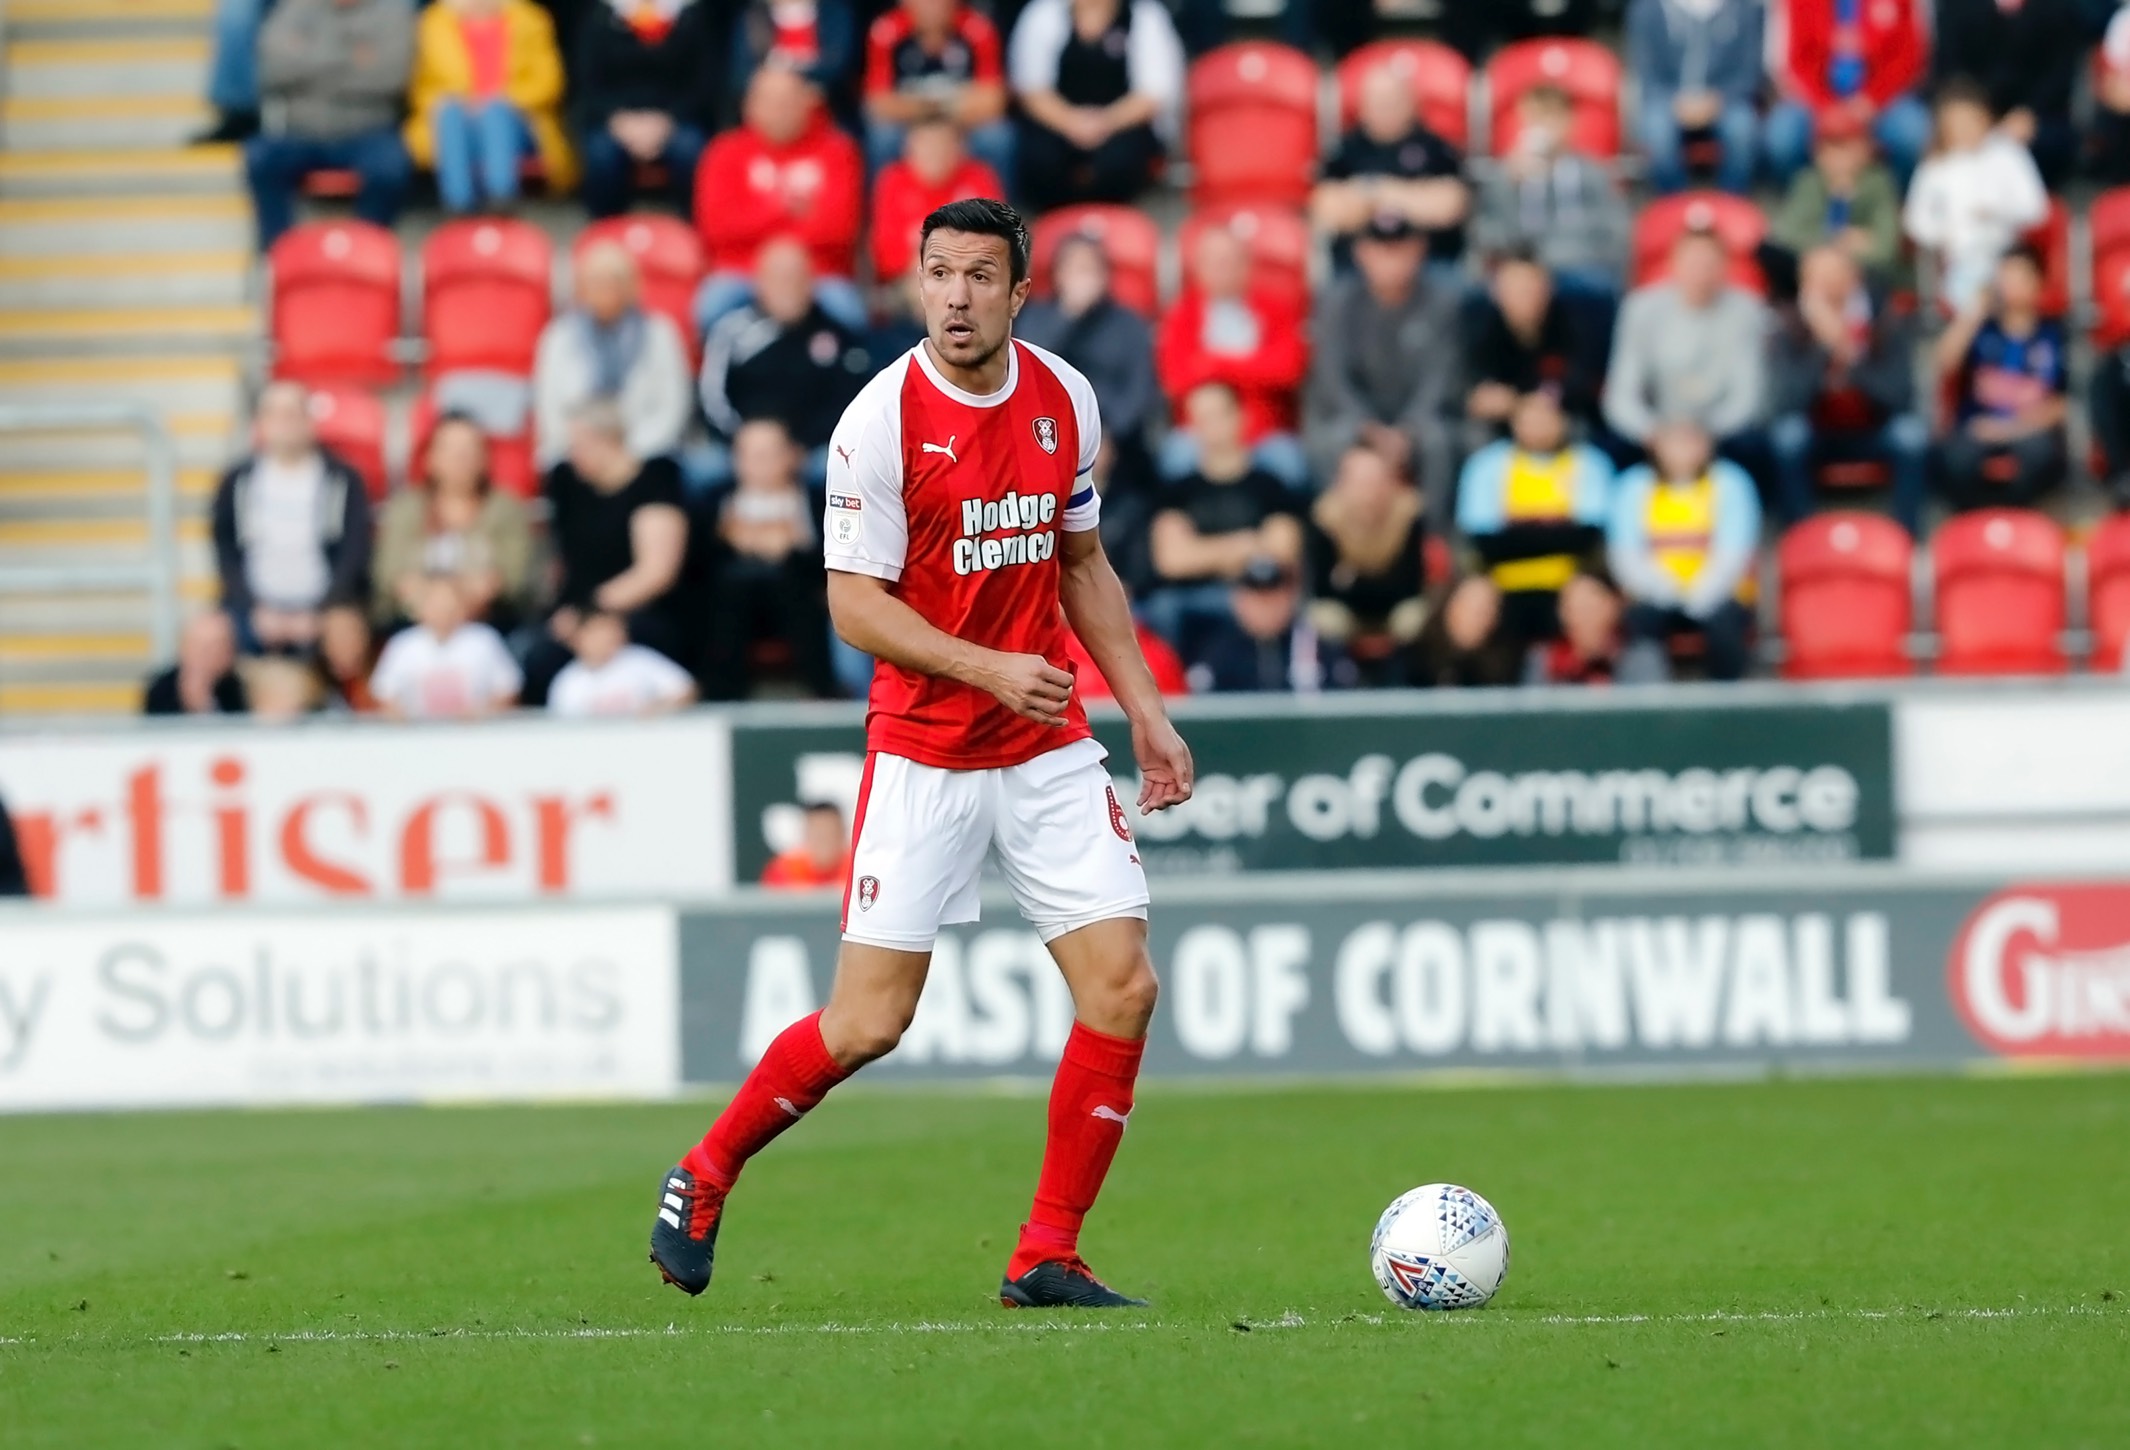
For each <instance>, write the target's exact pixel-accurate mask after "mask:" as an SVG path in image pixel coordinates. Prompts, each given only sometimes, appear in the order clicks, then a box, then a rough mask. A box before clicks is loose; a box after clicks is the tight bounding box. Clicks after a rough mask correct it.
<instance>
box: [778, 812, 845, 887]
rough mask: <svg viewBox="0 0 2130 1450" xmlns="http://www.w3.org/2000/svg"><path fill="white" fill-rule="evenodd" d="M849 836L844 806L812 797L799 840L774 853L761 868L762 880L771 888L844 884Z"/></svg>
mask: <svg viewBox="0 0 2130 1450" xmlns="http://www.w3.org/2000/svg"><path fill="white" fill-rule="evenodd" d="M850 840H851V833H850V828H849V827H848V826H846V825H844V824H843V809H842V807H840V806H838V805H836V803H835V802H833V801H809V802H807V804H806V822H805V826H804V829H803V831H802V833H801V835H800V837H799V844H798V845H796V846H793V847H792V848H791V849H790V850H789V851H785V852H783V853H782V854H781V855H778V856H776V857H774V858H773V859H772V860H771V861H770V863H769V864H768V865H767V866H766V867H764V868H763V869H762V884H763V885H764V886H767V887H769V888H770V889H771V890H772V891H818V890H820V889H822V888H824V887H829V886H841V885H842V884H843V883H844V880H845V878H847V877H848V876H849V875H850V869H851V849H850Z"/></svg>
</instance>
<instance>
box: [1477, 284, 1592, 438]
mask: <svg viewBox="0 0 2130 1450" xmlns="http://www.w3.org/2000/svg"><path fill="white" fill-rule="evenodd" d="M1591 312H1592V309H1591V308H1589V307H1579V306H1576V305H1574V304H1572V303H1570V302H1569V301H1567V300H1566V299H1564V298H1562V297H1561V296H1559V295H1558V294H1557V293H1556V292H1555V291H1554V288H1553V277H1552V274H1551V273H1549V272H1547V270H1546V268H1545V264H1544V263H1542V262H1540V261H1539V259H1538V256H1537V254H1536V253H1535V252H1533V251H1532V250H1531V249H1529V248H1528V247H1517V248H1512V249H1510V250H1509V251H1506V252H1504V253H1502V255H1501V256H1500V257H1499V258H1498V259H1497V260H1496V261H1495V263H1494V272H1493V277H1492V279H1491V280H1490V282H1489V283H1488V287H1487V295H1486V296H1485V297H1484V298H1482V299H1481V300H1480V301H1479V302H1478V303H1476V304H1475V305H1473V306H1472V307H1471V308H1470V309H1469V313H1470V316H1471V318H1472V319H1473V327H1472V335H1471V342H1470V343H1469V344H1468V346H1467V351H1466V362H1467V375H1468V378H1469V380H1470V382H1471V384H1472V390H1471V392H1470V393H1468V394H1466V396H1465V403H1464V411H1465V442H1464V447H1465V451H1466V452H1467V453H1472V452H1476V451H1478V450H1479V449H1481V448H1483V447H1485V446H1486V445H1487V444H1489V443H1491V442H1493V441H1494V440H1495V439H1496V438H1499V437H1502V436H1503V435H1504V434H1505V433H1507V431H1508V427H1509V417H1510V414H1512V413H1513V412H1514V411H1515V410H1516V402H1517V400H1518V399H1519V398H1521V397H1523V396H1524V395H1525V394H1526V393H1535V392H1544V393H1550V394H1551V395H1552V396H1553V400H1554V401H1555V402H1556V403H1558V404H1560V408H1561V412H1563V413H1564V414H1566V415H1567V417H1568V420H1569V421H1570V422H1571V423H1573V424H1574V425H1575V427H1576V429H1577V431H1578V432H1580V433H1582V434H1585V435H1587V434H1588V433H1589V432H1590V430H1592V429H1593V428H1595V427H1596V425H1597V421H1598V399H1599V395H1600V394H1601V392H1602V391H1603V389H1604V385H1605V352H1606V338H1605V333H1606V331H1607V329H1606V328H1605V327H1604V326H1603V325H1602V324H1601V323H1600V322H1599V321H1598V320H1597V319H1594V318H1593V317H1592V316H1591Z"/></svg>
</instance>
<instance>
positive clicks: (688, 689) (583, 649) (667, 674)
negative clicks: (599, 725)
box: [547, 610, 695, 719]
mask: <svg viewBox="0 0 2130 1450" xmlns="http://www.w3.org/2000/svg"><path fill="white" fill-rule="evenodd" d="M571 652H572V653H573V654H575V655H576V658H575V659H573V660H571V661H570V662H569V663H568V664H566V665H564V666H563V667H562V673H560V674H558V675H556V676H555V682H554V684H552V685H550V686H548V690H547V710H548V713H549V714H551V715H560V716H564V717H566V718H570V719H585V718H589V717H592V716H645V715H667V714H671V713H672V712H673V711H675V710H683V709H686V708H687V707H688V706H689V705H691V704H693V703H694V702H695V681H694V680H692V679H690V678H689V677H688V672H687V671H686V670H684V669H682V668H681V667H680V666H679V665H676V664H674V663H673V661H671V660H669V659H667V658H666V657H665V656H664V655H662V654H660V653H659V652H658V651H657V650H655V649H646V648H644V647H643V646H642V645H640V644H630V643H629V626H628V622H627V621H626V620H624V619H622V618H621V617H620V616H619V615H616V614H608V613H606V612H604V611H603V610H594V611H593V612H592V613H590V614H587V615H586V616H585V617H584V622H583V623H581V624H579V625H578V626H577V634H576V638H575V639H574V640H573V641H572V642H571Z"/></svg>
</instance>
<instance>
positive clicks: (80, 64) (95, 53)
mask: <svg viewBox="0 0 2130 1450" xmlns="http://www.w3.org/2000/svg"><path fill="white" fill-rule="evenodd" d="M210 51H211V46H210V44H209V42H208V39H207V37H205V36H200V37H198V38H195V39H190V40H179V39H173V38H170V37H164V38H161V39H145V40H135V39H117V40H107V39H96V40H18V41H15V42H13V43H12V44H10V45H9V46H8V47H7V57H6V66H7V94H8V95H9V96H10V97H13V98H15V99H18V100H47V99H50V98H52V97H56V96H157V95H170V96H193V97H198V96H203V95H205V94H206V93H207V66H208V60H209V55H210Z"/></svg>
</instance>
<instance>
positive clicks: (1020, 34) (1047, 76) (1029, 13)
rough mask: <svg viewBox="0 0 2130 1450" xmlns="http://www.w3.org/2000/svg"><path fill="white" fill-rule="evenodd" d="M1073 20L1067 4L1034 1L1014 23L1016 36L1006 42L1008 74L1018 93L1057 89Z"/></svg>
mask: <svg viewBox="0 0 2130 1450" xmlns="http://www.w3.org/2000/svg"><path fill="white" fill-rule="evenodd" d="M1070 17H1071V11H1069V10H1068V9H1067V8H1066V6H1065V3H1064V0H1034V3H1033V4H1031V5H1029V7H1028V8H1027V9H1025V10H1023V11H1022V12H1021V16H1020V19H1018V20H1016V21H1014V22H1013V34H1012V36H1011V37H1010V38H1009V39H1008V40H1007V42H1006V72H1007V78H1008V79H1009V80H1011V81H1012V83H1013V89H1014V90H1016V91H1018V92H1019V93H1021V94H1022V95H1026V94H1028V93H1029V92H1030V91H1052V90H1056V89H1057V85H1058V58H1059V56H1060V55H1061V54H1062V53H1063V51H1064V49H1065V42H1066V40H1067V39H1068V38H1069V35H1070V28H1071V18H1070Z"/></svg>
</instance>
